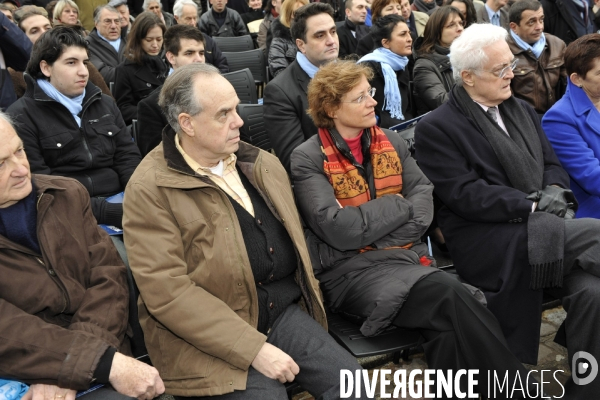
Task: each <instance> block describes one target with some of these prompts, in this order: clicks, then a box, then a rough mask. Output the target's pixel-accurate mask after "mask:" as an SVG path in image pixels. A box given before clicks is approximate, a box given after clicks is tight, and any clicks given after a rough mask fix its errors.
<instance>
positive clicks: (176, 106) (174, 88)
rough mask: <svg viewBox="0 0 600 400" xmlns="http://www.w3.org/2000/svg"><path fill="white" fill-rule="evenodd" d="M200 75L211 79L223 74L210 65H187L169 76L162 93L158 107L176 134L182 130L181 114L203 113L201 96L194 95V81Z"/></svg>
mask: <svg viewBox="0 0 600 400" xmlns="http://www.w3.org/2000/svg"><path fill="white" fill-rule="evenodd" d="M198 75H202V76H205V77H211V76H216V75H219V76H220V75H221V73H220V72H219V70H218V69H216V68H215V67H214V66H212V65H210V64H200V63H192V64H189V65H185V66H183V67H181V68H177V69H176V70H175V71H174V72H173V73H172V74H171V75H169V77H168V78H167V80H166V81H165V83H164V85H163V88H162V90H161V91H160V96H159V97H158V105H159V106H160V108H161V109H162V112H163V114H164V115H165V116H166V117H167V121H168V122H169V125H171V128H173V130H174V131H175V132H179V131H180V130H181V127H180V126H179V121H178V118H179V114H181V113H186V114H190V115H191V116H194V115H198V114H200V113H201V112H202V104H200V101H199V96H198V94H197V93H194V80H195V79H196V76H198Z"/></svg>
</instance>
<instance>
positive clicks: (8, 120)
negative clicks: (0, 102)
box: [0, 111, 16, 130]
mask: <svg viewBox="0 0 600 400" xmlns="http://www.w3.org/2000/svg"><path fill="white" fill-rule="evenodd" d="M0 119H2V120H4V121H5V122H6V123H8V124H9V125H10V126H12V128H13V129H15V122H14V121H13V119H12V117H11V116H10V115H8V114H7V113H5V112H4V111H0ZM15 130H16V129H15Z"/></svg>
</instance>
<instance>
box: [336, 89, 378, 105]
mask: <svg viewBox="0 0 600 400" xmlns="http://www.w3.org/2000/svg"><path fill="white" fill-rule="evenodd" d="M376 90H377V89H376V88H371V89H369V90H367V93H365V94H363V95H361V96H359V97H358V98H356V99H354V100H352V101H342V103H356V104H360V103H362V102H363V101H365V99H366V98H367V96H369V97H370V98H373V97H374V96H375V91H376Z"/></svg>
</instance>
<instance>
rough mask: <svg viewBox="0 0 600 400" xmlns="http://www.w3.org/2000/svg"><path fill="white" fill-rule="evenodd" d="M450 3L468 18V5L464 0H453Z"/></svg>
mask: <svg viewBox="0 0 600 400" xmlns="http://www.w3.org/2000/svg"><path fill="white" fill-rule="evenodd" d="M450 5H451V6H452V7H454V8H456V9H458V11H460V13H461V14H462V16H463V18H464V19H465V20H466V19H467V5H466V4H465V3H463V2H462V1H453V2H452V4H450Z"/></svg>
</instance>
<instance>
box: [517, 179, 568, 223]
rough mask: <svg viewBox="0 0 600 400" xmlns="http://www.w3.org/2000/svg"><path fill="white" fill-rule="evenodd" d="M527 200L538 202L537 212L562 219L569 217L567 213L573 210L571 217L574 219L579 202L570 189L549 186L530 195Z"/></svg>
mask: <svg viewBox="0 0 600 400" xmlns="http://www.w3.org/2000/svg"><path fill="white" fill-rule="evenodd" d="M527 199H528V200H531V201H537V202H538V205H537V208H536V209H535V210H536V211H540V212H547V213H551V214H554V215H557V216H559V217H561V218H563V217H565V215H567V211H569V210H573V212H572V213H569V217H571V218H572V216H573V215H574V212H575V211H577V200H575V196H574V195H573V192H572V191H570V190H569V189H563V188H559V187H556V186H550V185H549V186H546V187H545V188H544V189H542V190H538V191H536V192H533V193H531V194H529V196H527Z"/></svg>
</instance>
